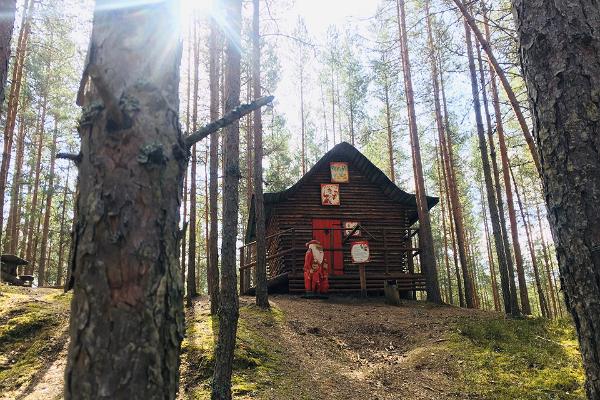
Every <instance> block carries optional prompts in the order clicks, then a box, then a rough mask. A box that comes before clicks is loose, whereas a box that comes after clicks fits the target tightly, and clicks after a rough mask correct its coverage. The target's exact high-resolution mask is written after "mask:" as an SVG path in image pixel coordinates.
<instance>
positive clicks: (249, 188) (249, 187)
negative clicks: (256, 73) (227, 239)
mask: <svg viewBox="0 0 600 400" xmlns="http://www.w3.org/2000/svg"><path fill="white" fill-rule="evenodd" d="M250 69H251V68H250V66H248V71H247V78H248V80H247V82H246V103H250V101H251V99H252V79H253V77H252V76H251V75H252V71H250ZM252 135H253V132H252V115H251V114H248V115H247V116H246V210H248V212H250V203H251V202H252V193H253V192H254V189H253V186H254V178H253V176H252V175H253V174H254V167H253V163H252V150H253V149H252V142H253V139H252Z"/></svg>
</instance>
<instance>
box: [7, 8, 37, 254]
mask: <svg viewBox="0 0 600 400" xmlns="http://www.w3.org/2000/svg"><path fill="white" fill-rule="evenodd" d="M9 7H10V6H8V8H9ZM33 7H34V3H33V0H25V5H24V8H23V16H22V20H21V30H20V32H19V39H18V42H17V55H16V57H15V62H14V65H13V72H12V83H11V86H10V95H9V98H8V108H7V114H6V119H5V125H4V145H3V149H2V162H1V163H0V243H2V232H3V227H4V198H5V195H6V193H5V188H6V182H7V180H8V170H9V169H10V158H11V154H12V145H13V140H14V130H15V123H16V120H17V110H18V108H19V99H20V96H21V85H22V81H23V67H24V65H25V55H26V52H27V44H28V42H29V33H30V32H31V15H32V13H33ZM9 13H10V11H9ZM8 19H10V16H9V17H8ZM13 20H14V18H13ZM13 23H14V21H13ZM11 31H12V30H11ZM8 47H9V49H10V43H9V44H8ZM9 51H10V50H9ZM7 55H9V54H8V53H7ZM2 90H3V91H4V84H2ZM3 96H4V93H3ZM3 100H4V97H2V102H3ZM0 106H1V104H0Z"/></svg>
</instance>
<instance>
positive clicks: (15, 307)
mask: <svg viewBox="0 0 600 400" xmlns="http://www.w3.org/2000/svg"><path fill="white" fill-rule="evenodd" d="M34 290H35V289H25V288H16V287H10V286H4V285H2V287H1V288H0V292H1V295H0V393H4V394H7V393H10V392H13V391H15V390H17V389H19V388H21V387H23V386H26V385H28V384H30V383H31V381H32V378H33V376H34V375H35V374H36V373H37V372H38V371H40V370H41V369H42V367H43V365H44V363H45V362H46V360H47V359H52V357H53V356H54V355H55V354H56V353H57V352H58V351H59V350H60V348H61V347H62V344H63V343H64V340H65V339H66V336H65V333H66V324H67V317H68V304H69V299H70V296H69V295H65V294H62V292H59V291H53V292H44V293H38V295H32V294H33V293H35V292H34Z"/></svg>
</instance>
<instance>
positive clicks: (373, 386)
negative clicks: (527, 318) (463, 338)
mask: <svg viewBox="0 0 600 400" xmlns="http://www.w3.org/2000/svg"><path fill="white" fill-rule="evenodd" d="M272 303H273V304H274V305H275V306H277V307H279V308H280V309H281V310H282V311H283V312H284V314H285V315H286V322H285V325H284V328H283V331H282V332H281V333H279V334H278V335H279V336H280V340H282V341H283V343H282V345H283V347H284V348H285V349H286V352H287V353H288V354H287V360H289V366H288V367H289V368H290V372H292V373H293V371H294V370H295V371H303V372H305V373H306V374H305V375H307V376H308V377H309V378H310V379H309V380H306V379H304V380H303V383H302V384H303V385H310V388H311V389H310V391H309V393H308V395H306V394H305V393H302V394H304V395H306V396H307V397H297V398H307V399H321V398H327V399H333V400H337V399H340V400H342V399H365V400H366V399H372V400H377V399H379V400H388V399H389V400H392V399H398V398H406V399H411V400H412V399H414V400H421V399H450V398H461V395H460V393H456V391H455V388H456V386H457V385H456V382H454V380H456V379H457V377H456V376H454V374H453V372H452V371H451V370H449V369H446V368H445V367H444V365H445V364H448V363H451V362H453V361H456V360H449V359H446V357H447V355H446V354H443V353H438V354H436V348H437V347H438V346H437V344H438V343H441V342H443V341H445V340H447V337H448V335H449V334H450V330H451V329H453V328H452V326H453V325H452V324H449V322H452V321H454V320H456V319H457V318H462V317H472V316H473V315H474V312H473V311H466V310H460V309H458V308H454V307H432V306H428V305H424V304H421V303H415V302H410V303H407V304H406V305H405V306H404V307H392V306H388V305H385V304H384V303H382V301H381V300H380V299H376V300H358V299H348V298H338V299H330V300H310V301H309V300H305V299H301V298H297V297H289V296H278V297H274V298H272ZM477 314H479V316H480V317H481V316H483V315H484V313H479V312H478V313H477ZM487 315H489V313H488V314H487ZM273 340H277V338H273ZM301 381H302V380H301ZM266 398H273V399H277V398H278V397H270V396H267V397H266Z"/></svg>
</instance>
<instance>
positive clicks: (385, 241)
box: [383, 227, 390, 275]
mask: <svg viewBox="0 0 600 400" xmlns="http://www.w3.org/2000/svg"><path fill="white" fill-rule="evenodd" d="M385 232H386V229H385V227H384V228H383V263H384V264H385V273H386V275H387V274H389V273H390V267H389V266H388V254H387V253H388V249H387V240H386V236H385Z"/></svg>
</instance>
